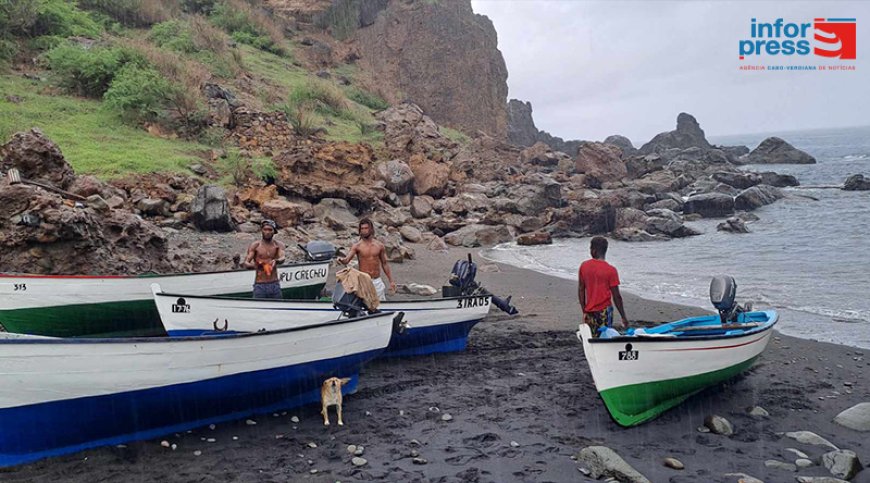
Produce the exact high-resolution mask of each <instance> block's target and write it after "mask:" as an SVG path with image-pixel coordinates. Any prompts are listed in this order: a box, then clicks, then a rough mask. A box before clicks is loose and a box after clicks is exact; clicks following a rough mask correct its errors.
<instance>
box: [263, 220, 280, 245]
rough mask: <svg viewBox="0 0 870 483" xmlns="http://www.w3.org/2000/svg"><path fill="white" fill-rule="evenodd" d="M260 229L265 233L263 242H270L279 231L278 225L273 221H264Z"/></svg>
mask: <svg viewBox="0 0 870 483" xmlns="http://www.w3.org/2000/svg"><path fill="white" fill-rule="evenodd" d="M260 229H261V230H262V232H263V240H266V241H270V240H271V239H272V237H273V236H275V232H276V231H278V225H277V224H276V223H275V222H274V221H272V220H263V223H261V228H260Z"/></svg>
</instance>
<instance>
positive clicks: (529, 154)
mask: <svg viewBox="0 0 870 483" xmlns="http://www.w3.org/2000/svg"><path fill="white" fill-rule="evenodd" d="M559 159H560V158H559V155H557V154H556V152H555V151H553V149H552V148H551V147H550V146H547V145H546V144H544V143H542V142H537V143H535V144H534V145H532V146H531V147H528V148H526V149H523V150H522V151H520V162H521V163H523V164H534V165H538V166H556V165H558V164H559Z"/></svg>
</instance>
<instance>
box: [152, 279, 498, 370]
mask: <svg viewBox="0 0 870 483" xmlns="http://www.w3.org/2000/svg"><path fill="white" fill-rule="evenodd" d="M153 291H154V302H155V305H156V306H157V310H158V312H159V313H160V318H161V319H162V321H163V326H164V327H165V328H166V332H167V333H168V334H169V335H170V336H188V335H199V334H213V333H221V332H227V331H229V332H257V331H261V330H278V329H283V328H288V327H298V326H302V325H306V324H310V323H312V322H322V321H325V320H331V319H335V318H338V317H341V316H342V314H343V313H344V312H345V311H344V310H343V309H342V308H341V307H340V306H338V307H336V304H334V303H333V302H332V301H313V300H312V301H304V300H268V299H250V298H247V299H244V298H229V297H205V296H198V295H189V294H187V292H185V293H184V294H178V293H166V292H164V291H163V290H162V288H161V286H160V285H158V284H155V285H154V286H153ZM491 300H492V296H491V295H467V296H459V297H447V298H431V299H414V300H402V301H388V302H382V303H381V305H380V310H385V311H393V312H403V313H404V314H405V318H404V320H405V322H407V325H408V328H407V330H405V332H404V333H402V334H401V335H399V334H395V335H394V336H393V338H392V339H391V340H390V345H389V347H388V348H387V350H386V351H385V352H384V353H383V356H384V357H397V356H413V355H422V354H431V353H436V352H453V351H461V350H463V349H465V346H466V343H467V340H468V334H469V332H470V331H471V329H472V328H473V327H474V326H475V325H476V324H477V323H478V322H480V321H481V320H483V318H484V317H486V315H487V313H488V312H489V307H490V304H491Z"/></svg>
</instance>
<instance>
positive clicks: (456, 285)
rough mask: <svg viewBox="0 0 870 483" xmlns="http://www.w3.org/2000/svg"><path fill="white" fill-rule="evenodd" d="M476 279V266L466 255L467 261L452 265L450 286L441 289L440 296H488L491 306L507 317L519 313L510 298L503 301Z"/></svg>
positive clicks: (469, 255)
mask: <svg viewBox="0 0 870 483" xmlns="http://www.w3.org/2000/svg"><path fill="white" fill-rule="evenodd" d="M475 278H477V264H476V263H474V262H473V261H472V260H471V254H470V253H469V254H468V260H457V261H456V263H454V264H453V270H452V271H451V272H450V280H449V282H448V283H449V284H450V285H444V286H443V287H441V295H442V296H443V297H461V296H463V295H473V294H480V295H489V296H490V297H491V300H492V304H493V305H495V306H496V307H498V308H499V309H501V310H502V311H503V312H505V313H507V314H508V315H516V314H518V313H520V311H519V310H517V308H516V307H514V306H513V305H511V297H508V298H507V299H503V298H501V297H497V296H495V295H493V294H492V293H490V292H489V291H488V290H486V289H485V288H483V287H481V286H480V284H478V283H477V281H476V280H475Z"/></svg>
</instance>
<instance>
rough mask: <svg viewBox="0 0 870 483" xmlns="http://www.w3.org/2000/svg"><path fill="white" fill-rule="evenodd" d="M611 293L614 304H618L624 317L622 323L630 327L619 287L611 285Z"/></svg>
mask: <svg viewBox="0 0 870 483" xmlns="http://www.w3.org/2000/svg"><path fill="white" fill-rule="evenodd" d="M610 295H611V296H612V297H613V305H615V306H616V310H618V311H619V316H620V317H622V323H623V324H624V325H625V328H626V329H627V328H628V317H626V316H625V309H624V308H622V294H620V293H619V287H618V286H617V287H611V289H610Z"/></svg>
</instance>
